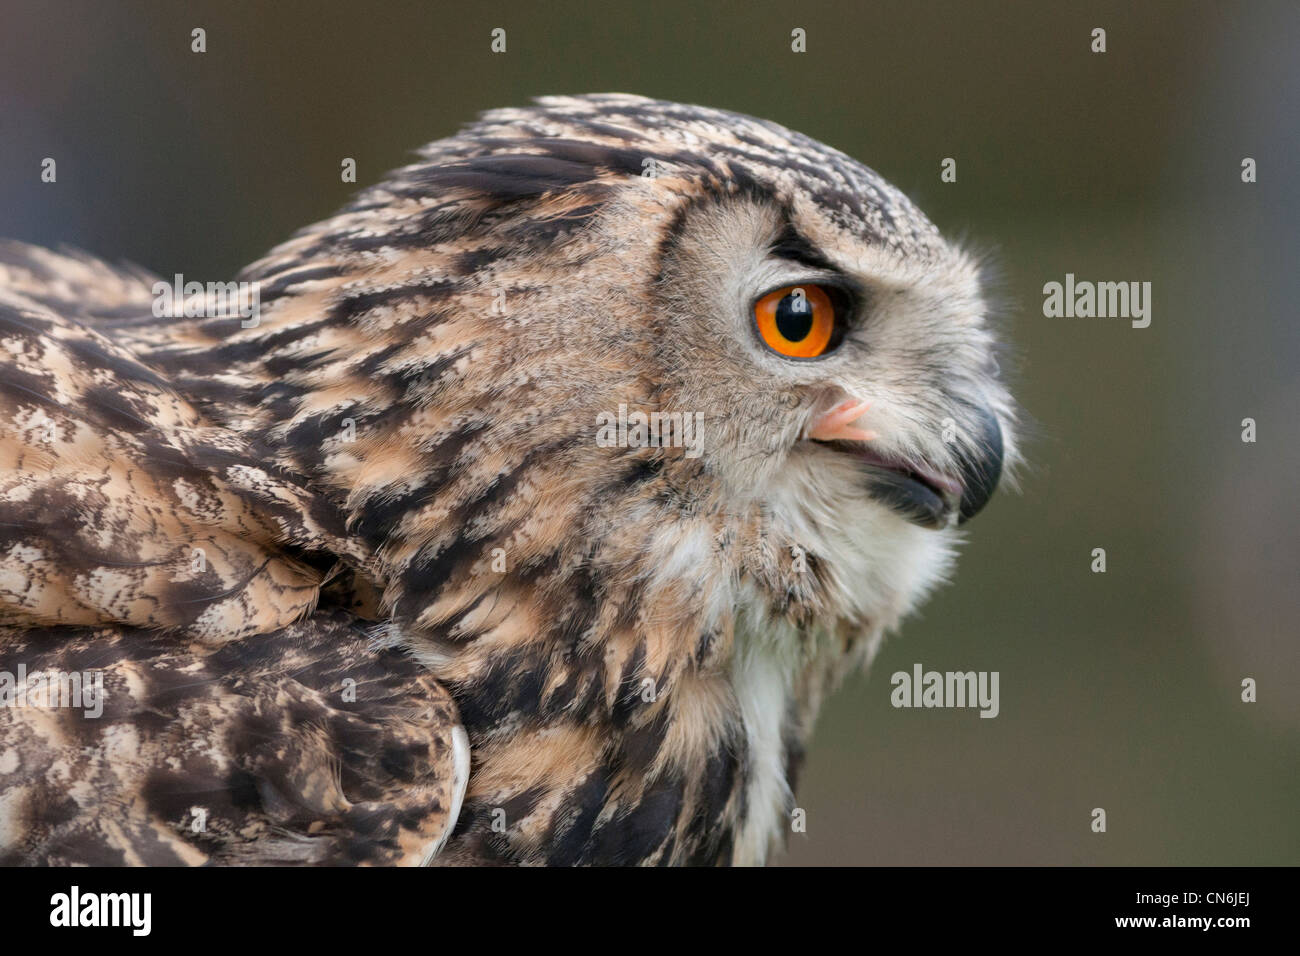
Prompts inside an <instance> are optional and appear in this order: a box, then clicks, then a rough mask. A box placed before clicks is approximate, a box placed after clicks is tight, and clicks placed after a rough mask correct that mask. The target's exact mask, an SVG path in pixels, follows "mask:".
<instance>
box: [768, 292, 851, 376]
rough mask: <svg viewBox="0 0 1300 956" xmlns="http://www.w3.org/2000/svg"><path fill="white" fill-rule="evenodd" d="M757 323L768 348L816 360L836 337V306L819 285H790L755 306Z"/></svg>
mask: <svg viewBox="0 0 1300 956" xmlns="http://www.w3.org/2000/svg"><path fill="white" fill-rule="evenodd" d="M754 321H755V322H757V323H758V334H759V335H761V336H762V337H763V341H764V342H766V343H767V347H768V348H770V349H771V350H772V351H774V352H777V353H778V354H780V355H788V356H789V357H791V358H816V357H817V356H818V355H822V354H823V353H825V352H826V351H827V348H828V347H829V346H830V344H831V339H832V338H833V337H834V335H835V306H834V305H833V304H832V303H831V297H830V296H829V295H827V293H826V290H825V289H823V288H822V287H821V286H818V285H811V284H809V285H790V286H786V287H785V288H784V289H777V290H776V291H775V292H769V293H768V294H767V295H765V296H763V298H761V299H759V300H758V301H757V302H755V303H754Z"/></svg>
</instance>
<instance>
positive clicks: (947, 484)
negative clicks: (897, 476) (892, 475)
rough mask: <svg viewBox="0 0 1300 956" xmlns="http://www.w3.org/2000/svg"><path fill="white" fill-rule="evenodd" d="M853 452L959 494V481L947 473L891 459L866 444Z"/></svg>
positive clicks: (871, 462)
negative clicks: (943, 473)
mask: <svg viewBox="0 0 1300 956" xmlns="http://www.w3.org/2000/svg"><path fill="white" fill-rule="evenodd" d="M854 454H856V455H857V456H858V457H859V458H861V459H862V460H863V461H865V462H867V463H868V464H872V465H879V466H880V467H881V468H888V469H890V470H892V471H901V472H910V473H911V474H914V475H916V476H917V477H919V478H921V479H922V480H923V481H924V482H925V483H926V484H927V485H930V486H931V487H933V488H935V489H937V490H939V491H943V492H947V493H948V494H951V495H957V496H960V495H961V492H962V486H961V482H960V481H957V480H956V479H955V478H949V477H948V476H947V475H942V474H940V473H939V472H937V471H932V470H931V469H929V468H921V467H917V466H915V465H909V464H906V463H904V462H901V461H898V460H896V459H892V460H891V459H889V458H886V457H884V456H883V455H881V454H879V453H877V452H875V451H873V450H871V448H869V447H866V446H864V447H862V448H861V449H856V450H855V451H854Z"/></svg>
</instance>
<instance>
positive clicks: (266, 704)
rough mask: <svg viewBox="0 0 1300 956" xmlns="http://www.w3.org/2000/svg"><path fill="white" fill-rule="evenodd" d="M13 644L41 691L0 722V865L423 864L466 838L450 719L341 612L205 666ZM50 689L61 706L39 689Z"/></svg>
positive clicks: (95, 636)
mask: <svg viewBox="0 0 1300 956" xmlns="http://www.w3.org/2000/svg"><path fill="white" fill-rule="evenodd" d="M0 641H3V650H4V662H5V663H4V667H5V668H7V669H9V670H10V672H11V673H12V671H13V669H14V668H15V667H16V666H17V665H18V664H22V665H24V669H25V673H26V675H27V684H26V687H27V690H26V693H25V699H24V700H23V701H21V703H20V706H9V707H2V708H0V864H11V865H12V864H16V863H25V864H38V865H71V864H83V865H91V866H117V865H167V866H177V865H192V864H201V863H214V864H270V865H290V864H318V865H330V864H376V865H377V864H420V863H425V862H428V860H429V859H431V858H432V857H433V856H434V855H435V854H436V853H437V852H438V850H439V849H441V847H442V844H443V842H444V841H445V840H446V839H447V836H448V835H449V834H450V832H451V830H452V828H453V827H454V826H455V823H456V818H457V815H458V813H459V812H460V803H461V798H462V797H463V795H464V792H465V785H466V782H467V780H468V775H469V744H468V740H467V738H466V736H465V731H464V730H463V729H462V728H461V726H460V720H459V716H458V713H457V710H456V705H455V703H454V702H453V701H452V699H451V698H450V697H449V696H448V695H447V693H446V691H444V690H443V689H442V688H441V687H440V686H439V685H438V684H437V682H435V681H434V680H433V679H432V678H431V677H430V676H429V675H428V674H427V673H426V672H425V671H424V670H423V669H422V668H421V667H420V665H419V664H418V663H417V662H416V661H414V660H412V659H411V658H410V657H408V656H407V655H406V654H405V652H403V651H400V650H396V649H391V648H390V649H384V648H381V647H377V646H376V645H375V643H374V642H373V641H370V640H368V639H367V637H366V635H365V633H364V632H363V631H362V630H361V629H360V628H359V627H357V625H356V622H355V620H354V619H352V618H351V617H350V616H349V615H347V614H346V613H345V612H342V611H335V612H331V613H324V612H322V613H319V614H317V615H314V616H313V617H311V618H309V619H307V620H305V621H301V622H299V623H296V624H293V625H291V626H289V627H286V628H284V629H283V630H280V631H277V632H276V633H274V634H269V635H265V636H263V637H260V638H257V639H255V640H248V641H234V642H230V643H227V644H224V645H222V646H220V647H206V646H204V647H201V648H199V649H197V650H196V649H195V648H193V647H185V646H178V642H177V641H176V640H175V638H173V637H171V636H169V635H165V634H162V633H159V632H150V631H145V630H141V629H139V628H126V627H115V628H98V629H96V628H78V629H72V628H60V629H57V630H50V629H42V628H38V629H32V630H28V631H25V632H10V633H8V634H7V635H6V636H4V637H3V638H0ZM51 673H56V674H58V675H60V679H61V680H63V681H64V683H65V686H66V687H67V688H68V689H67V690H66V691H63V690H60V689H58V688H56V687H55V686H54V685H53V684H52V683H47V684H45V685H42V684H40V683H35V684H34V683H33V682H32V675H34V674H51ZM96 675H98V676H96ZM97 682H98V689H97V686H96V685H97ZM3 689H4V677H3V675H0V690H3ZM59 694H64V695H65V696H58V695H59ZM56 702H57V703H60V704H62V705H63V706H58V707H54V706H50V705H51V704H53V703H56Z"/></svg>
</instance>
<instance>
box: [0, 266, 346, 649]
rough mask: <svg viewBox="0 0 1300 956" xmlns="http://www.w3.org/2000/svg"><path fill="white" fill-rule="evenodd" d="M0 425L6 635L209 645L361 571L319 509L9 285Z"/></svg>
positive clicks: (2, 314) (339, 531)
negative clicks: (62, 634) (51, 628)
mask: <svg viewBox="0 0 1300 956" xmlns="http://www.w3.org/2000/svg"><path fill="white" fill-rule="evenodd" d="M88 268H89V267H88ZM45 299H46V300H48V301H53V297H52V296H48V295H47V296H46V297H45ZM0 424H2V425H3V433H2V434H0V625H5V624H7V625H54V624H69V625H87V626H89V625H97V624H109V623H116V624H126V625H133V626H137V627H161V628H170V629H175V630H180V631H184V632H185V633H187V634H189V635H191V636H194V637H197V638H199V639H201V640H205V641H210V642H216V643H220V642H222V641H227V640H235V639H239V638H242V637H247V636H249V635H252V634H261V633H266V632H268V631H271V630H274V629H276V628H278V627H283V626H284V625H286V624H288V623H290V622H292V621H294V620H297V619H298V618H300V617H302V616H303V615H305V614H307V613H309V612H310V611H311V609H312V608H313V607H314V606H315V604H316V601H317V598H318V596H319V593H320V589H321V587H322V586H324V584H325V583H326V582H327V581H328V580H330V578H331V576H332V575H333V574H335V573H336V572H337V571H338V570H339V569H340V568H341V567H344V566H346V567H349V568H351V569H352V570H354V571H356V572H357V573H358V574H362V575H364V574H365V571H366V568H367V566H368V562H369V557H368V555H367V554H366V553H364V551H362V550H360V548H361V546H360V545H359V544H358V543H357V542H356V541H355V540H354V539H353V538H351V537H349V536H348V535H347V533H346V525H345V521H344V519H343V517H342V514H341V512H340V511H339V510H338V509H337V508H336V507H334V506H333V505H332V504H331V503H330V502H329V501H328V500H326V499H325V498H323V497H322V496H320V495H317V494H315V493H313V492H312V491H311V490H310V489H308V488H307V487H305V485H304V484H303V483H302V482H301V481H300V480H297V479H295V477H294V476H292V475H289V474H286V473H284V472H283V471H282V470H279V469H277V468H275V467H274V466H266V465H264V463H263V462H261V461H260V460H258V459H256V458H255V457H254V456H253V455H251V454H250V452H249V450H248V448H247V447H246V446H245V444H244V442H243V439H241V438H240V437H239V436H238V435H236V434H234V433H233V432H232V431H231V430H230V429H226V428H217V427H213V426H211V425H210V424H209V423H208V422H207V421H205V419H204V418H203V417H202V416H201V415H200V413H199V412H198V411H197V410H196V409H195V408H194V407H192V406H191V405H190V404H189V403H187V402H186V401H185V400H184V399H182V398H181V397H180V396H178V395H177V394H176V393H175V392H174V391H173V390H172V389H171V388H170V387H169V385H168V383H167V382H166V381H165V379H164V378H163V377H162V376H161V375H160V374H159V373H158V372H156V371H155V370H153V369H151V368H149V367H147V366H146V365H144V364H143V363H141V362H139V361H137V360H136V358H135V357H134V356H133V355H132V354H131V352H129V351H128V350H127V348H126V347H125V346H123V345H121V344H118V343H116V342H114V341H111V340H109V339H108V338H106V337H105V336H104V335H102V334H100V333H99V332H98V331H96V330H94V329H91V328H89V327H87V326H86V325H84V324H82V323H81V322H79V321H77V319H76V318H75V317H71V316H69V315H65V314H63V313H62V312H59V311H56V310H55V309H54V308H52V307H51V306H50V305H47V304H45V303H44V302H43V301H41V300H40V299H38V298H33V297H31V296H29V295H27V294H19V293H17V292H15V291H14V290H12V289H8V288H5V287H3V286H0Z"/></svg>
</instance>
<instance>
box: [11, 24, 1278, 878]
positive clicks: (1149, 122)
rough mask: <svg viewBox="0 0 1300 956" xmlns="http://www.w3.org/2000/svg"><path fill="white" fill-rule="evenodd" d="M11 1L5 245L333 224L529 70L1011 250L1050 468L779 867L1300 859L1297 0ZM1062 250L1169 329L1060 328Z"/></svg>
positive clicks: (986, 535)
mask: <svg viewBox="0 0 1300 956" xmlns="http://www.w3.org/2000/svg"><path fill="white" fill-rule="evenodd" d="M1130 7H1135V8H1137V9H1130ZM0 12H2V14H3V24H2V26H0V235H4V236H9V237H15V238H21V239H25V240H29V241H33V242H39V243H46V244H57V243H69V244H73V245H76V246H81V247H84V248H86V249H89V250H91V251H94V252H97V253H99V254H102V255H105V256H106V257H110V258H126V259H130V260H133V261H135V262H138V263H140V264H142V265H144V266H146V267H148V268H150V269H152V270H154V271H156V272H158V273H161V274H164V275H170V274H172V273H174V272H183V273H185V274H187V275H194V276H209V277H212V278H218V277H223V276H226V275H228V274H232V273H233V272H234V271H235V270H236V269H237V268H239V267H240V266H242V265H243V264H245V263H247V262H248V261H251V260H252V259H253V258H255V257H257V256H258V255H259V254H261V253H262V252H263V251H265V250H266V249H267V248H269V247H270V246H271V245H273V244H274V243H276V242H278V241H280V240H282V239H283V238H285V237H286V236H288V235H289V234H290V233H291V232H292V231H293V230H294V229H296V228H298V227H299V226H302V225H305V224H306V223H308V222H311V221H314V220H316V219H320V218H323V217H324V216H326V215H328V214H329V213H330V212H331V211H332V210H334V209H335V208H336V207H337V206H338V205H340V204H341V203H342V202H343V201H344V200H345V198H346V197H347V195H348V194H349V192H350V190H351V189H352V188H354V187H351V186H348V185H345V184H342V183H340V181H339V162H340V160H341V158H342V157H344V156H351V157H355V158H356V160H357V163H358V184H359V185H360V184H365V183H369V182H373V181H375V180H376V179H377V178H379V177H380V176H381V175H382V174H383V173H384V171H385V170H387V169H389V168H392V167H394V166H397V165H400V164H402V163H403V162H405V161H406V159H407V156H408V151H409V150H411V149H413V148H414V147H416V146H418V145H419V144H421V143H423V142H426V141H428V140H432V139H436V138H438V137H440V136H443V135H446V134H448V133H450V132H451V131H453V130H454V129H455V128H456V127H457V126H458V125H459V124H461V123H462V122H465V121H467V120H469V119H470V118H471V117H472V116H473V115H474V114H475V113H476V112H477V111H479V110H482V109H486V108H489V107H493V106H503V105H511V104H519V103H523V102H525V101H527V100H528V99H529V98H530V97H532V96H535V95H539V94H545V93H557V92H568V93H573V92H594V91H602V92H603V91H624V92H635V93H642V94H646V95H650V96H656V97H663V98H669V99H676V100H682V101H686V102H695V103H703V104H708V105H711V106H718V107H725V108H728V109H733V110H739V111H742V112H747V113H753V114H757V115H760V116H763V117H765V118H769V119H772V120H776V121H778V122H781V123H783V124H786V125H788V126H791V127H794V128H796V129H799V130H801V131H803V132H805V133H808V134H810V135H812V136H814V137H817V138H819V139H821V140H824V141H825V142H828V143H830V144H831V145H833V146H836V147H838V148H840V149H842V150H844V151H845V152H848V153H849V154H851V155H853V156H855V157H857V158H859V159H861V160H863V161H864V162H866V163H867V164H868V165H870V166H872V167H874V168H875V169H877V170H878V171H880V172H881V173H882V174H884V175H885V176H886V177H887V178H889V179H890V180H892V181H893V182H894V183H896V184H897V185H899V186H900V187H901V188H903V189H904V190H905V191H907V192H908V193H909V194H910V195H912V197H913V198H914V199H916V200H917V201H918V203H919V204H920V205H921V206H922V208H924V209H925V210H926V211H927V213H929V214H930V216H931V217H932V218H933V219H934V220H935V222H937V223H938V224H939V226H940V227H941V228H942V229H944V231H945V232H947V233H948V234H955V235H958V236H963V237H965V238H966V239H967V240H968V241H969V242H970V243H971V244H972V245H973V246H975V247H976V248H979V249H982V250H986V251H988V252H989V253H991V255H992V256H993V258H994V261H996V262H997V263H998V275H999V281H998V292H999V297H1000V301H1001V302H1002V304H1003V308H1002V311H1003V312H1004V314H1005V327H1006V330H1007V337H1008V338H1009V340H1010V341H1011V342H1012V343H1014V345H1015V348H1016V352H1017V355H1018V362H1017V363H1016V367H1015V368H1013V369H1010V370H1009V371H1010V373H1011V375H1012V378H1013V381H1014V382H1015V383H1016V385H1015V388H1016V393H1017V395H1018V397H1019V398H1020V399H1021V400H1022V402H1023V404H1024V406H1025V408H1026V409H1027V411H1028V412H1029V414H1030V415H1031V416H1032V418H1033V420H1034V423H1035V425H1034V431H1033V434H1032V435H1031V438H1030V441H1029V443H1028V445H1027V452H1028V455H1029V459H1030V461H1031V467H1030V469H1029V470H1028V471H1027V472H1026V474H1025V475H1024V478H1023V481H1022V490H1021V492H1020V494H1019V495H1002V496H999V497H998V498H997V499H995V501H994V503H993V504H992V505H991V506H990V508H989V509H988V511H987V512H986V513H985V514H983V515H981V516H980V518H979V519H978V520H976V521H975V522H973V523H972V525H971V526H970V541H969V545H968V547H967V548H966V549H965V552H964V555H963V559H962V562H961V567H960V570H959V573H958V575H957V577H956V580H955V582H954V583H953V584H952V585H950V586H949V587H947V588H946V589H944V590H943V591H941V592H940V593H939V594H938V595H937V596H936V597H935V598H934V599H933V600H932V601H931V602H930V603H929V604H928V605H927V606H926V607H925V608H924V610H923V611H922V613H921V614H920V615H919V616H917V617H915V618H914V619H912V620H911V621H910V622H909V623H908V624H907V626H906V627H905V628H904V629H903V631H902V634H901V635H900V636H898V637H895V638H892V639H891V640H890V641H889V642H888V643H887V644H886V646H885V649H884V650H883V652H882V653H881V656H880V659H879V661H878V663H877V666H876V668H875V670H874V672H873V674H872V675H870V676H869V677H863V678H861V679H856V680H853V681H851V682H850V683H849V684H848V685H847V686H846V687H844V688H843V690H842V691H841V692H840V693H839V694H838V695H837V696H836V697H835V698H834V700H833V701H831V703H830V704H829V706H828V708H827V710H826V711H825V714H824V718H823V720H822V723H821V725H820V728H819V733H818V736H817V738H816V741H815V745H814V747H813V749H812V751H811V753H810V755H809V761H808V764H807V768H806V771H805V775H804V779H803V781H802V785H801V787H800V790H799V798H798V802H799V806H801V807H802V808H804V809H805V810H806V814H807V832H806V833H804V834H795V835H794V836H793V837H792V839H791V843H790V849H789V852H788V853H787V854H785V856H784V857H783V859H784V860H785V861H786V862H791V863H802V864H810V863H835V864H848V863H889V864H910V863H995V864H1003V863H1046V864H1066V863H1108V864H1139V863H1143V864H1145V863H1150V864H1166V863H1167V864H1191V863H1201V864H1228V863H1242V864H1250V863H1274V864H1276V863H1288V864H1295V863H1300V813H1297V802H1298V800H1300V780H1298V779H1297V767H1298V766H1300V693H1298V687H1300V651H1298V650H1297V610H1298V609H1300V607H1298V605H1300V600H1298V598H1297V592H1298V590H1300V588H1298V587H1297V583H1298V575H1297V570H1300V534H1298V533H1297V531H1298V527H1297V526H1298V525H1300V521H1298V519H1297V507H1296V501H1295V489H1296V476H1297V474H1298V473H1300V460H1298V459H1300V455H1298V454H1297V449H1296V434H1297V421H1298V415H1300V384H1298V381H1297V368H1298V367H1300V333H1298V331H1297V329H1298V327H1300V326H1298V325H1297V321H1296V318H1297V315H1296V312H1297V308H1296V302H1297V301H1300V268H1298V267H1297V250H1298V248H1300V241H1298V240H1297V229H1296V221H1297V217H1298V216H1300V187H1298V186H1297V174H1298V173H1300V162H1298V161H1297V154H1298V151H1300V121H1298V120H1297V117H1298V116H1300V65H1298V64H1297V57H1296V54H1295V51H1296V50H1297V49H1298V48H1300V7H1297V5H1295V4H1294V3H1244V2H1243V3H1153V2H1146V3H1141V4H1127V3H1115V4H1090V3H1085V2H1078V3H1069V4H1061V5H1052V4H1044V3H1030V2H1025V3H1013V4H991V3H989V4H985V3H927V2H919V3H904V2H897V3H895V2H876V3H865V2H842V3H817V2H801V3H799V4H792V3H707V2H701V0H688V2H676V0H654V2H646V3H638V4H635V5H633V4H625V5H621V6H618V7H615V6H613V5H596V4H591V3H572V2H546V3H538V2H526V3H510V4H506V3H481V4H467V5H466V6H465V8H464V9H460V8H458V7H457V6H453V5H451V4H443V3H419V4H415V3H412V4H384V3H373V2H366V3H362V2H323V0H318V2H275V3H269V2H268V3H251V2H248V3H204V2H188V3H162V2H159V3H153V4H128V3H89V2H87V3H84V4H71V3H64V2H40V3H35V2H33V3H27V2H14V0H3V3H0ZM196 26H201V27H204V28H205V29H206V30H207V52H206V53H205V54H202V55H196V54H193V53H191V52H190V49H189V48H190V39H189V35H190V30H191V29H192V28H193V27H196ZM494 27H504V28H505V29H506V30H507V44H508V46H507V52H506V53H505V54H502V55H493V54H491V53H490V52H489V33H490V31H491V29H492V28H494ZM795 27H802V28H803V29H805V30H806V31H807V52H806V53H803V54H795V53H792V52H791V50H790V32H791V30H792V29H793V28H795ZM1094 27H1103V28H1105V29H1106V31H1107V52H1106V53H1104V54H1094V53H1092V52H1091V51H1090V45H1091V36H1090V34H1091V30H1092V29H1093V28H1094ZM46 156H52V157H55V158H56V159H57V162H58V182H57V183H56V184H54V185H46V184H42V183H40V181H39V171H40V160H41V159H42V158H43V157H46ZM1247 156H1249V157H1253V158H1254V159H1255V160H1256V161H1257V163H1258V177H1259V181H1258V182H1257V183H1254V184H1245V183H1243V182H1242V181H1241V175H1240V171H1241V161H1242V158H1243V157H1247ZM944 157H953V158H955V159H956V160H957V172H958V178H957V182H956V183H942V182H941V181H940V177H939V171H940V161H941V160H942V159H943V158H944ZM1067 272H1072V273H1074V274H1075V275H1076V276H1077V277H1079V278H1080V279H1092V280H1111V281H1120V280H1125V281H1149V282H1151V283H1153V320H1152V323H1151V327H1150V328H1148V329H1143V330H1138V329H1132V328H1130V327H1129V325H1128V323H1127V322H1126V321H1123V320H1101V319H1048V318H1044V317H1043V315H1042V300H1043V295H1042V286H1043V284H1044V283H1045V282H1048V281H1053V280H1055V281H1061V280H1062V279H1063V277H1064V275H1065V274H1066V273H1067ZM1247 417H1250V418H1253V419H1255V420H1256V422H1257V427H1258V441H1257V442H1256V443H1254V444H1246V443H1243V442H1242V441H1241V439H1240V432H1241V420H1242V419H1243V418H1247ZM1099 547H1101V548H1105V549H1106V552H1107V563H1108V570H1107V572H1106V573H1105V574H1094V573H1092V572H1091V571H1090V570H1089V565H1090V563H1091V551H1092V549H1094V548H1099ZM915 662H921V663H922V664H924V665H925V666H926V667H927V668H936V669H939V670H957V669H961V670H965V669H975V670H997V671H999V672H1000V673H1001V715H1000V716H999V717H998V718H997V719H995V720H981V719H979V718H978V717H977V716H976V713H975V712H974V711H954V710H929V711H925V710H920V711H918V710H895V709H893V708H892V707H891V706H890V704H889V692H890V689H891V688H890V684H889V675H890V673H891V672H893V671H895V670H910V669H911V666H912V664H913V663H915ZM1246 677H1253V678H1255V679H1256V680H1257V681H1258V687H1259V691H1258V693H1259V701H1258V703H1254V704H1247V703H1243V702H1241V700H1240V695H1241V681H1242V679H1243V678H1246ZM1094 807H1103V808H1105V809H1106V811H1107V815H1108V830H1107V832H1106V833H1104V834H1096V833H1093V832H1091V829H1090V823H1091V819H1092V818H1091V811H1092V809H1093V808H1094Z"/></svg>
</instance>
